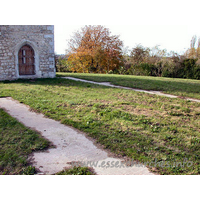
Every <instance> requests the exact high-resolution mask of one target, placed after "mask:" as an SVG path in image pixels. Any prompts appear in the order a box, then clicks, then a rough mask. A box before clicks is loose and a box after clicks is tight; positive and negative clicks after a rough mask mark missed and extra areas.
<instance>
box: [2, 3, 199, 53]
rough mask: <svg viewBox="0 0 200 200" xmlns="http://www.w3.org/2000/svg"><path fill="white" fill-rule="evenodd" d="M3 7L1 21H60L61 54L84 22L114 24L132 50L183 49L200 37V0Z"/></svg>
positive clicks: (113, 30)
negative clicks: (151, 48) (194, 37)
mask: <svg viewBox="0 0 200 200" xmlns="http://www.w3.org/2000/svg"><path fill="white" fill-rule="evenodd" d="M10 5H12V6H10ZM1 8H2V9H1V12H0V24H1V25H55V52H56V53H57V54H64V53H65V49H66V48H67V40H69V39H70V37H71V36H72V35H73V32H74V31H76V30H79V29H80V28H81V27H83V26H85V25H103V26H105V27H107V28H109V29H110V31H111V34H112V35H120V39H121V40H122V41H123V42H124V46H125V47H126V46H129V48H130V49H132V48H133V47H135V46H136V45H137V44H141V45H143V46H144V47H153V46H156V45H160V48H163V49H167V51H168V52H170V51H175V52H177V53H182V52H184V51H185V50H186V49H188V48H189V47H190V41H191V39H192V36H194V35H197V36H198V37H200V25H199V19H200V17H199V0H190V1H183V0H123V1H116V0H101V1H94V0H84V1H83V0H56V1H55V2H53V3H52V2H49V1H47V0H35V1H34V4H31V5H29V6H28V7H27V1H26V0H18V1H15V0H9V1H3V2H2V4H1ZM7 8H9V9H7ZM22 10H26V12H19V11H22ZM25 13H26V14H25ZM13 16H14V17H13ZM80 24H82V25H80ZM109 24H111V25H109Z"/></svg>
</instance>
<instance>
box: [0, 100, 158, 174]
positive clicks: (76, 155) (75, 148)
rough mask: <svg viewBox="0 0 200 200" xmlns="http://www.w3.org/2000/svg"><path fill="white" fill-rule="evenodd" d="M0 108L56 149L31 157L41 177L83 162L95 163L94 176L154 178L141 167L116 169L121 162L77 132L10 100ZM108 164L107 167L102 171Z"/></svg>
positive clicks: (5, 101)
mask: <svg viewBox="0 0 200 200" xmlns="http://www.w3.org/2000/svg"><path fill="white" fill-rule="evenodd" d="M0 107H1V108H3V109H5V110H6V112H8V114H10V115H11V116H12V117H14V118H16V119H17V120H18V121H19V122H21V123H22V124H24V125H25V126H26V127H30V128H31V129H34V130H36V131H38V132H40V133H41V135H42V136H43V137H45V138H47V139H48V140H49V141H51V142H52V143H53V145H55V146H56V148H52V149H48V150H47V151H43V152H35V153H33V154H32V157H31V158H32V159H33V164H32V165H33V166H35V167H36V168H37V169H39V170H40V172H41V173H42V174H55V173H57V172H59V171H62V170H63V169H64V168H66V167H72V165H71V164H70V163H71V162H85V161H86V162H88V165H90V163H91V162H93V164H95V165H96V164H97V163H98V164H97V166H96V167H95V166H93V168H94V170H95V172H96V173H97V174H98V175H154V174H153V173H151V172H150V171H149V170H148V168H147V167H145V166H144V165H141V166H136V165H132V166H131V167H124V165H120V163H121V162H123V160H122V159H119V158H114V157H112V156H109V155H108V153H107V152H106V151H104V150H102V149H100V148H98V147H97V146H95V145H94V143H93V142H92V141H91V140H89V139H88V138H86V137H85V135H84V134H83V133H81V132H80V131H78V130H76V129H73V128H71V127H69V126H66V125H63V124H61V123H60V122H58V121H55V120H52V119H49V118H46V117H45V116H44V115H43V114H38V113H35V112H31V111H30V107H28V106H26V105H24V104H21V103H19V102H18V101H16V100H13V99H12V98H11V97H7V98H0ZM108 162H109V163H110V166H111V167H108V168H105V167H104V166H106V163H108ZM91 164H92V163H91ZM107 166H108V165H107ZM89 167H90V166H89ZM120 167H121V168H120Z"/></svg>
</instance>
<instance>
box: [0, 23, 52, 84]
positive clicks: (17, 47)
mask: <svg viewBox="0 0 200 200" xmlns="http://www.w3.org/2000/svg"><path fill="white" fill-rule="evenodd" d="M55 72H56V70H55V59H54V26H53V25H36V26H34V25H24V26H23V25H0V80H14V79H19V78H54V77H55Z"/></svg>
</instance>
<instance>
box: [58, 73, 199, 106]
mask: <svg viewBox="0 0 200 200" xmlns="http://www.w3.org/2000/svg"><path fill="white" fill-rule="evenodd" d="M61 78H63V79H69V80H73V81H80V82H85V83H91V84H96V85H103V86H107V87H113V88H120V89H125V90H133V91H136V92H144V93H148V94H155V95H159V96H165V97H169V98H179V97H178V96H176V95H171V94H165V93H163V92H159V91H152V90H150V91H148V90H141V89H134V88H130V87H124V86H118V85H112V84H111V83H109V82H102V83H101V82H94V81H88V80H84V79H79V78H73V77H61ZM185 100H188V101H193V102H197V103H200V100H199V99H192V98H185Z"/></svg>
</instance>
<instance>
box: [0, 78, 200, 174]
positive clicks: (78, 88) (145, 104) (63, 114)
mask: <svg viewBox="0 0 200 200" xmlns="http://www.w3.org/2000/svg"><path fill="white" fill-rule="evenodd" d="M0 96H11V97H13V98H14V99H17V100H18V101H20V102H22V103H24V104H27V105H29V106H30V107H31V108H32V109H33V110H35V111H37V112H41V113H44V114H45V115H46V116H47V117H49V118H52V119H55V120H58V121H61V122H62V123H63V124H68V125H71V126H73V127H75V128H78V129H79V130H82V131H84V132H86V133H87V134H88V136H90V137H93V138H95V139H96V142H98V143H101V144H102V145H103V146H104V147H105V148H107V149H110V151H112V152H114V153H116V154H118V155H121V156H126V157H128V158H130V159H134V160H136V161H140V162H142V163H147V165H148V167H149V168H150V169H151V170H152V171H154V172H157V173H160V174H200V120H199V119H200V104H199V103H195V102H190V101H186V100H183V99H170V98H167V97H161V96H157V95H150V94H145V93H139V92H134V91H129V90H122V89H118V88H109V87H104V86H99V85H93V84H89V83H82V82H75V81H71V80H65V79H44V80H42V79H38V80H35V82H34V81H29V80H18V81H14V82H1V83H0ZM185 161H187V162H190V163H191V162H192V165H182V166H181V165H180V164H178V165H177V164H176V163H183V162H185ZM150 162H154V163H158V165H156V166H155V167H152V166H151V165H150V164H148V163H150ZM163 162H166V163H167V166H161V163H163ZM169 166H170V167H169Z"/></svg>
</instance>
